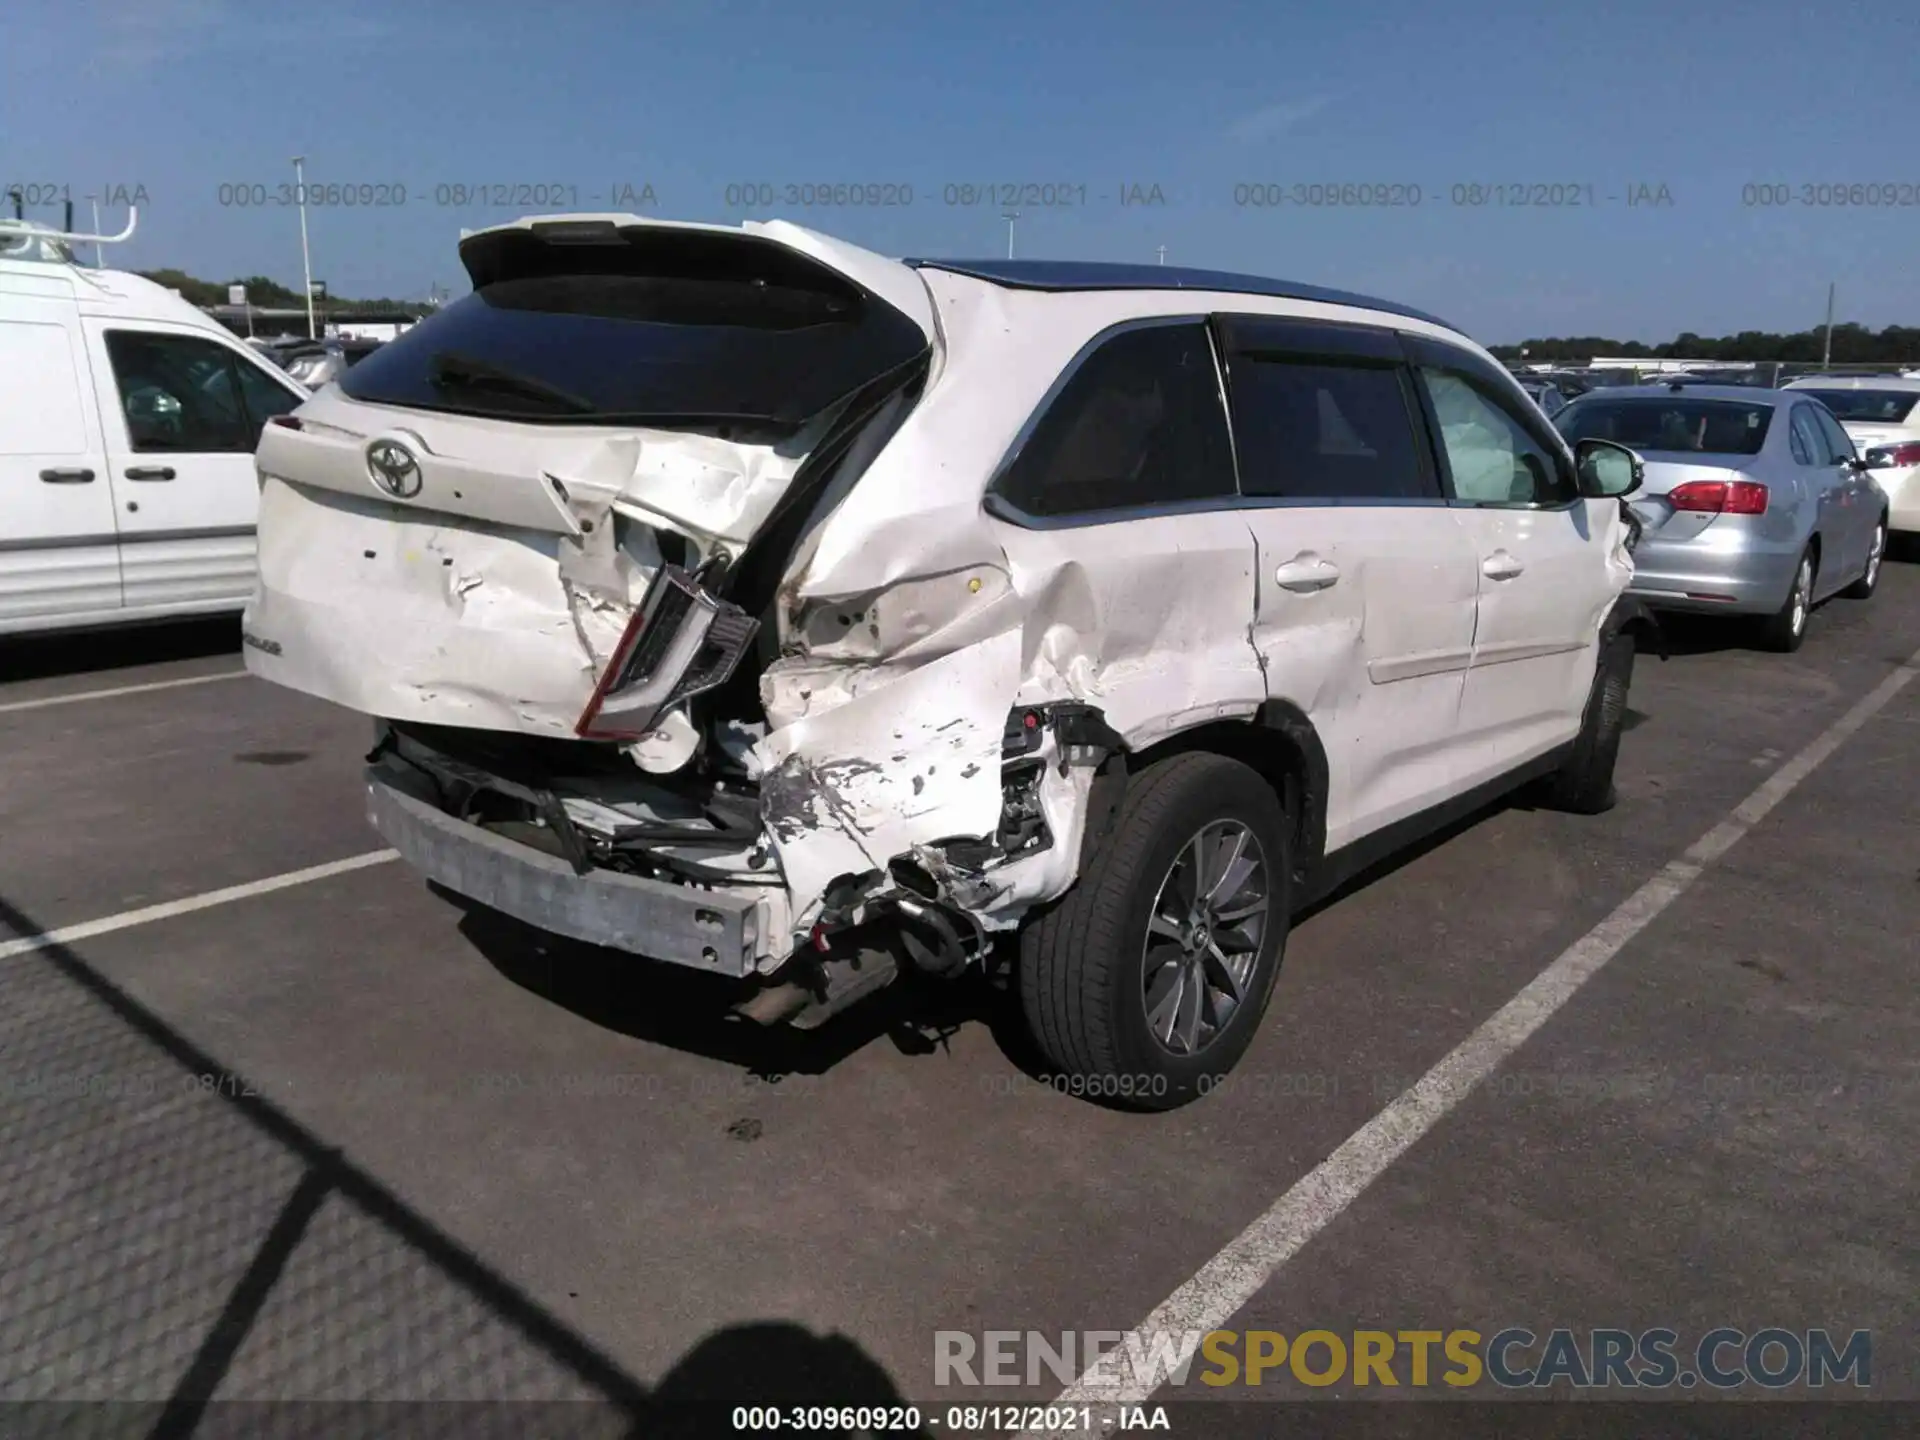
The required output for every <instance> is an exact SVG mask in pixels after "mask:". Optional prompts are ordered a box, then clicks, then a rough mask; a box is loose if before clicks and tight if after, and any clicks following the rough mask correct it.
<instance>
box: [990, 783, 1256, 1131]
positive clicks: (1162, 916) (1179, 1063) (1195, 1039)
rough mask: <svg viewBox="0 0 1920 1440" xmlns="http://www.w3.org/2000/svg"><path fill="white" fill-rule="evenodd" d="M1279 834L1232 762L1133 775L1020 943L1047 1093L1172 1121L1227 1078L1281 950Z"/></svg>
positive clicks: (1022, 983) (1027, 1004) (1026, 1000)
mask: <svg viewBox="0 0 1920 1440" xmlns="http://www.w3.org/2000/svg"><path fill="white" fill-rule="evenodd" d="M1287 834H1288V828H1287V824H1286V816H1285V813H1284V812H1283V810H1282V809H1281V806H1280V802H1279V800H1278V798H1277V797H1276V796H1275V795H1274V793H1273V789H1272V787H1271V786H1269V785H1268V784H1267V783H1266V781H1265V780H1263V779H1262V778H1261V777H1260V775H1259V774H1258V773H1257V772H1255V771H1254V770H1252V769H1250V768H1249V767H1247V766H1245V765H1243V764H1241V763H1240V762H1239V761H1237V760H1229V759H1227V758H1226V757H1225V756H1222V755H1214V754H1208V753H1198V752H1196V753H1189V754H1183V755H1175V756H1173V757H1171V758H1169V759H1167V760H1164V761H1161V762H1159V763H1158V764H1155V765H1152V766H1150V767H1148V768H1147V769H1146V770H1143V771H1142V772H1140V774H1139V775H1138V776H1136V777H1134V779H1133V781H1132V782H1131V783H1130V784H1129V786H1128V788H1127V796H1126V799H1125V801H1124V802H1123V804H1122V807H1121V811H1120V814H1119V816H1118V817H1117V819H1116V821H1115V823H1114V827H1113V829H1112V830H1111V831H1110V832H1109V833H1108V835H1107V838H1106V839H1105V841H1104V842H1103V843H1102V844H1101V846H1100V848H1099V850H1098V851H1097V852H1096V853H1095V854H1094V855H1093V856H1092V857H1091V858H1090V859H1089V861H1088V864H1087V867H1086V869H1085V870H1084V871H1083V872H1082V874H1081V876H1080V878H1079V880H1078V881H1077V882H1076V883H1075V884H1074V887H1073V888H1072V889H1071V890H1069V891H1068V892H1067V893H1066V894H1065V895H1064V896H1063V897H1061V899H1060V900H1059V901H1058V902H1057V903H1056V904H1055V905H1054V906H1053V907H1052V908H1051V909H1049V910H1048V911H1047V912H1046V913H1045V914H1043V915H1041V916H1040V917H1039V918H1038V919H1036V920H1034V921H1032V922H1030V923H1029V924H1028V925H1027V927H1026V929H1025V930H1024V931H1023V932H1022V934H1021V936H1020V965H1019V990H1020V1002H1021V1008H1022V1010H1023V1011H1024V1012H1025V1015H1026V1020H1027V1025H1028V1028H1029V1029H1030V1030H1031V1032H1032V1034H1033V1038H1034V1040H1035V1042H1036V1043H1037V1044H1038V1046H1039V1047H1040V1049H1041V1050H1042V1052H1044V1054H1045V1055H1046V1057H1047V1059H1048V1060H1049V1061H1051V1062H1052V1063H1053V1064H1054V1065H1055V1066H1057V1067H1058V1069H1059V1071H1060V1072H1061V1080H1062V1081H1063V1082H1064V1083H1063V1085H1062V1088H1064V1089H1066V1090H1067V1091H1068V1093H1070V1094H1081V1095H1085V1096H1086V1097H1087V1098H1089V1099H1094V1100H1102V1101H1106V1102H1108V1103H1111V1104H1115V1105H1120V1106H1125V1107H1128V1108H1136V1109H1146V1110H1171V1109H1173V1108H1174V1107H1175V1106H1178V1105H1183V1104H1185V1103H1187V1102H1188V1101H1189V1100H1192V1099H1194V1098H1196V1097H1198V1096H1200V1095H1204V1094H1206V1093H1207V1092H1208V1091H1209V1090H1210V1089H1211V1088H1212V1086H1213V1084H1214V1083H1215V1082H1216V1081H1217V1080H1218V1079H1219V1078H1220V1077H1221V1076H1223V1075H1225V1074H1226V1073H1227V1071H1228V1070H1230V1069H1232V1068H1233V1065H1234V1063H1235V1062H1236V1061H1237V1060H1239V1058H1240V1056H1241V1055H1242V1054H1243V1053H1244V1052H1245V1051H1246V1048H1247V1046H1248V1044H1249V1043H1250V1042H1251V1041H1252V1039H1253V1036H1254V1032H1255V1031H1256V1030H1257V1029H1258V1027H1259V1024H1260V1016H1261V1014H1262V1013H1263V1012H1264V1011H1265V1009H1266V1006H1267V999H1268V997H1269V996H1270V995H1271V994H1272V991H1273V982H1274V977H1275V976H1276V975H1277V974H1278V973H1279V969H1280V956H1281V951H1282V950H1283V948H1284V947H1285V944H1286V934H1287V922H1288V919H1289V915H1288V908H1287V903H1288V894H1289V886H1288V878H1287V877H1288V875H1289V867H1290V865H1291V857H1290V855H1289V847H1288V840H1287Z"/></svg>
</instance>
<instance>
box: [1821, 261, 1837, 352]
mask: <svg viewBox="0 0 1920 1440" xmlns="http://www.w3.org/2000/svg"><path fill="white" fill-rule="evenodd" d="M1833 284H1834V282H1833V281H1831V280H1829V281H1828V282H1827V339H1826V343H1825V344H1823V345H1822V346H1821V347H1820V368H1821V369H1822V370H1831V369H1832V368H1833Z"/></svg>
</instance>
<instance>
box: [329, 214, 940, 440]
mask: <svg viewBox="0 0 1920 1440" xmlns="http://www.w3.org/2000/svg"><path fill="white" fill-rule="evenodd" d="M462 259H463V260H465V261H466V263H467V266H468V270H469V273H470V274H471V275H472V277H473V280H474V287H475V288H474V291H473V293H472V294H471V295H468V296H465V297H464V298H462V299H460V300H458V301H456V302H454V303H453V304H451V305H449V306H447V307H446V308H445V309H443V310H441V311H439V312H438V313H436V314H434V315H433V316H431V317H430V318H428V319H426V320H424V321H422V322H421V323H420V324H418V325H416V326H414V327H413V328H412V329H410V330H408V331H407V332H406V333H405V334H403V335H401V336H400V337H399V338H398V339H396V340H393V341H391V342H389V343H388V344H386V345H383V346H381V347H380V349H378V350H376V351H375V352H374V353H372V354H371V355H368V356H367V357H366V358H365V359H364V360H362V361H361V362H360V363H359V364H357V365H355V366H354V367H353V368H352V369H351V370H349V371H347V372H346V374H345V375H344V376H343V377H342V380H341V389H342V390H343V391H344V392H345V393H346V394H347V395H349V396H351V397H352V398H354V399H356V400H362V401H368V402H371V403H374V404H384V405H399V406H405V407H407V408H409V409H416V410H436V411H445V412H450V413H454V414H463V415H483V416H489V417H493V418H501V419H513V420H519V421H527V422H534V423H540V422H550V423H557V424H567V425H582V424H585V425H593V424H607V425H645V426H661V427H672V426H676V425H685V426H699V427H702V428H709V427H712V426H715V425H729V424H732V425H745V426H751V427H753V428H756V429H770V430H773V431H775V432H780V431H788V432H790V431H793V430H796V429H798V428H800V427H801V426H802V425H803V424H805V422H806V421H808V420H810V419H811V418H813V417H814V416H816V415H818V414H820V413H821V412H822V411H825V410H827V409H828V408H830V407H831V406H832V405H833V404H834V403H835V402H836V401H838V400H840V399H842V398H843V397H845V396H847V395H848V394H850V393H851V392H853V391H855V390H858V389H860V388H861V387H862V386H864V385H866V384H868V383H870V382H872V381H874V380H876V379H878V378H879V377H880V376H882V375H885V374H887V373H888V372H890V371H892V370H894V369H896V368H898V367H900V366H903V365H905V364H907V363H909V362H911V361H913V360H914V359H916V358H917V357H918V356H919V355H920V354H921V353H922V352H924V351H925V349H926V348H927V339H926V336H925V334H924V333H923V332H922V331H921V329H920V327H919V326H918V325H917V324H916V323H914V322H913V321H912V320H910V319H909V318H908V317H907V316H906V315H904V314H902V313H901V312H900V311H899V310H897V309H895V308H894V307H893V306H891V305H889V304H887V303H886V302H885V301H884V300H881V299H879V298H878V297H877V296H874V295H872V294H871V293H869V292H868V291H866V290H865V289H864V288H862V287H861V286H860V285H859V284H857V283H856V282H854V281H852V280H850V279H849V278H848V277H847V276H845V275H843V274H841V273H839V272H838V271H836V270H833V269H831V268H830V267H828V266H826V265H824V264H821V263H820V262H818V261H816V260H813V259H812V258H810V257H808V256H806V255H802V254H800V253H799V252H797V251H794V250H791V249H788V248H787V247H785V246H783V245H780V244H778V243H775V242H771V241H768V240H766V239H763V238H760V237H756V236H750V235H734V234H729V233H727V232H715V231H673V230H662V229H659V228H656V227H627V228H624V229H620V228H616V227H614V226H612V225H605V226H602V227H600V228H599V229H598V230H595V229H592V228H587V229H586V230H585V232H584V234H583V233H582V232H581V229H580V228H579V227H575V228H573V229H565V228H562V227H557V226H556V227H552V230H551V232H550V233H543V231H542V229H541V227H535V228H534V229H533V230H531V231H510V232H506V233H504V234H502V233H499V232H487V233H483V234H482V235H479V236H473V237H469V240H468V241H467V242H466V244H464V245H463V246H462Z"/></svg>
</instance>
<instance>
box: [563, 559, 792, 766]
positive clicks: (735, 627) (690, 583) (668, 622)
mask: <svg viewBox="0 0 1920 1440" xmlns="http://www.w3.org/2000/svg"><path fill="white" fill-rule="evenodd" d="M758 629H759V621H757V620H755V619H754V618H753V617H752V616H750V615H748V614H747V613H746V612H745V611H744V610H742V609H741V608H740V607H739V606H738V605H730V604H728V603H727V602H726V601H723V600H717V599H715V598H714V597H713V596H712V595H710V594H708V593H707V591H706V590H705V589H704V588H702V586H701V585H700V583H699V582H698V581H697V580H695V579H694V578H693V576H691V575H689V574H688V573H687V572H686V571H685V570H683V569H681V568H680V567H679V566H678V565H665V566H662V567H661V569H660V573H659V574H657V575H655V576H654V577H653V584H652V585H650V586H648V588H647V594H646V598H645V599H644V600H642V601H641V602H640V608H639V609H637V610H635V611H634V612H633V618H632V619H631V620H629V621H628V622H627V628H626V631H625V632H624V633H623V634H622V635H621V637H620V643H619V644H618V645H617V646H615V647H614V652H613V658H612V660H611V661H609V662H608V664H607V668H606V671H605V673H603V674H602V675H601V677H600V682H599V684H597V685H596V686H595V687H594V691H593V698H592V699H590V700H588V701H587V708H586V709H585V710H584V711H582V712H581V715H580V720H579V722H578V723H577V724H576V725H575V726H574V733H575V734H577V735H579V736H580V737H581V738H582V739H584V740H636V739H639V738H640V737H641V736H643V735H645V734H646V733H647V732H648V731H650V730H651V729H652V728H653V727H654V724H655V722H656V721H657V720H658V719H659V717H660V714H661V712H662V711H664V710H666V709H667V708H668V707H669V706H672V705H676V704H678V703H679V702H680V701H682V700H685V699H688V698H690V697H691V696H694V695H698V694H701V693H703V692H705V691H708V690H712V689H714V688H716V687H717V686H720V685H724V684H726V682H727V681H728V680H729V679H730V678H732V675H733V672H734V671H735V670H736V669H738V668H739V665H740V659H741V657H742V656H744V655H745V654H746V653H747V646H748V645H750V644H751V643H752V642H753V637H754V633H755V632H756V631H757V630H758Z"/></svg>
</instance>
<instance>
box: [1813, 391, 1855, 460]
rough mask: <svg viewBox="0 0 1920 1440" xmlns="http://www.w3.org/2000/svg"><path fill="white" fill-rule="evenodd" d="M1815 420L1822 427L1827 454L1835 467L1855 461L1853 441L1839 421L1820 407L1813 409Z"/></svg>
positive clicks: (1821, 431)
mask: <svg viewBox="0 0 1920 1440" xmlns="http://www.w3.org/2000/svg"><path fill="white" fill-rule="evenodd" d="M1813 420H1814V423H1815V424H1816V425H1818V426H1819V427H1820V433H1821V435H1823V436H1824V437H1826V442H1827V454H1828V455H1829V456H1830V457H1831V458H1832V462H1833V463H1834V464H1835V465H1840V464H1844V463H1845V462H1846V461H1848V460H1851V459H1853V457H1854V450H1853V441H1852V439H1851V438H1850V437H1849V436H1848V435H1847V432H1846V431H1845V430H1842V429H1841V428H1840V422H1839V421H1838V420H1836V419H1834V418H1833V416H1832V415H1831V414H1829V413H1828V412H1827V411H1825V410H1823V409H1822V408H1820V407H1819V406H1818V405H1816V406H1814V407H1813Z"/></svg>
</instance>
